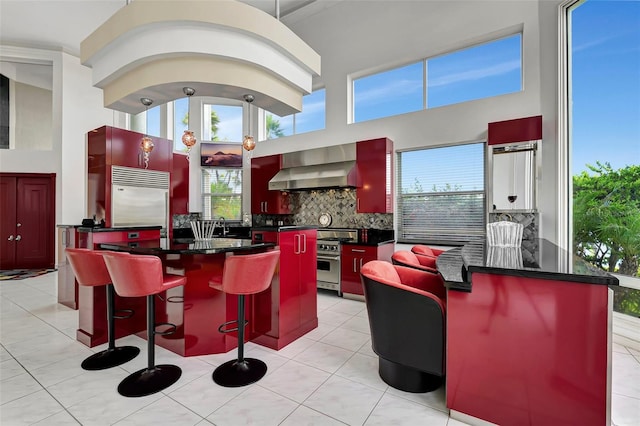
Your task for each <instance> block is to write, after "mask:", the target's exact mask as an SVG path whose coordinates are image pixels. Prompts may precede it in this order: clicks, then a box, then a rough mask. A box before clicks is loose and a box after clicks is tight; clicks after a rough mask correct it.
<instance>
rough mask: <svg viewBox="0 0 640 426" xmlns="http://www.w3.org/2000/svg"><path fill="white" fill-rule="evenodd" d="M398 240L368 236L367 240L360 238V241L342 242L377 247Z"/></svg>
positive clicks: (350, 244)
mask: <svg viewBox="0 0 640 426" xmlns="http://www.w3.org/2000/svg"><path fill="white" fill-rule="evenodd" d="M395 242H396V240H394V239H390V240H389V239H377V238H367V241H362V240H358V241H344V242H342V244H344V245H347V246H373V247H377V246H382V245H385V244H393V243H395Z"/></svg>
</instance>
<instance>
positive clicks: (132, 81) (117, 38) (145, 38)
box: [80, 0, 320, 116]
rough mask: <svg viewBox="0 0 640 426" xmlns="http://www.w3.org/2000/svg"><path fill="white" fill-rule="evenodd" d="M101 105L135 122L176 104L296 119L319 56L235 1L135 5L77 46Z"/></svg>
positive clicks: (148, 0) (142, 1) (142, 0)
mask: <svg viewBox="0 0 640 426" xmlns="http://www.w3.org/2000/svg"><path fill="white" fill-rule="evenodd" d="M80 52H81V62H82V64H84V65H86V66H88V67H91V68H92V70H93V84H94V86H95V87H99V88H101V89H103V91H104V105H105V107H108V108H112V109H115V110H118V111H124V112H128V113H132V114H137V113H139V112H142V111H144V109H145V107H144V106H143V105H142V104H141V103H140V98H142V97H149V98H151V99H153V100H154V105H158V104H162V103H165V102H168V101H172V100H174V99H177V98H180V97H183V96H184V94H183V93H182V87H184V86H191V87H194V88H195V89H196V91H197V92H196V95H198V96H217V97H226V98H234V99H242V97H243V95H244V94H246V93H252V94H254V95H255V101H254V105H256V106H258V107H260V108H264V109H267V110H269V111H271V112H273V113H274V114H277V115H279V116H285V115H289V114H292V113H295V112H299V111H300V110H301V108H302V96H303V95H305V94H308V93H310V92H311V89H312V87H311V85H312V79H313V76H314V75H319V74H320V56H319V55H318V54H317V53H316V52H315V51H313V49H311V48H310V47H309V46H308V45H307V44H306V43H305V42H304V41H302V39H300V38H299V37H298V36H297V35H296V34H295V33H293V32H292V31H291V30H290V29H289V28H287V27H286V26H285V25H284V24H282V23H281V22H280V21H278V20H276V19H275V18H273V17H272V16H270V15H268V14H266V13H265V12H262V11H261V10H258V9H256V8H253V7H251V6H248V5H246V4H243V3H239V2H235V1H223V2H202V1H180V2H175V1H156V0H136V1H135V2H132V3H131V4H129V5H127V6H126V7H123V8H122V9H120V10H119V11H118V12H117V13H116V14H114V15H113V16H112V17H111V18H110V19H109V20H107V21H106V22H105V23H104V24H103V25H101V26H100V27H99V28H98V29H96V30H95V31H94V32H93V33H92V34H91V35H89V37H87V38H86V39H85V40H84V41H83V42H82V43H81V46H80Z"/></svg>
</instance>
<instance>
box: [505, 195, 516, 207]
mask: <svg viewBox="0 0 640 426" xmlns="http://www.w3.org/2000/svg"><path fill="white" fill-rule="evenodd" d="M517 199H518V196H517V195H508V196H507V201H509V202H510V203H511V208H512V209H513V203H515V202H516V200H517Z"/></svg>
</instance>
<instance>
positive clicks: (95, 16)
mask: <svg viewBox="0 0 640 426" xmlns="http://www.w3.org/2000/svg"><path fill="white" fill-rule="evenodd" d="M208 1H220V0H208ZM241 1H242V2H243V3H247V4H250V5H252V6H254V7H257V8H259V9H261V10H263V11H264V12H266V13H268V14H269V15H271V16H275V15H276V1H275V0H241ZM340 1H342V0H279V8H280V19H281V21H282V22H283V23H284V24H285V25H290V24H293V23H295V22H298V21H300V20H302V19H305V18H306V17H309V16H311V15H313V14H315V13H317V12H319V11H321V10H324V9H326V8H328V7H331V6H332V5H335V4H336V3H338V2H340ZM126 5H127V0H0V41H1V43H2V44H7V45H13V46H19V47H31V48H43V49H53V50H58V49H62V50H64V51H65V52H68V53H71V54H73V55H75V56H80V42H81V41H82V40H84V39H85V38H86V37H87V36H88V35H89V34H91V33H92V32H93V31H94V30H95V29H96V28H98V27H99V26H100V25H101V24H102V23H103V22H104V21H106V20H107V19H108V18H109V17H110V16H111V15H113V14H114V13H115V12H116V11H117V10H119V9H120V8H121V7H125V6H126Z"/></svg>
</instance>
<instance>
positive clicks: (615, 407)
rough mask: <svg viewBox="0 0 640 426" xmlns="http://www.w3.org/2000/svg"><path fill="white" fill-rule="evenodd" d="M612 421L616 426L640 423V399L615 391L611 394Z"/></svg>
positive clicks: (633, 425) (630, 425)
mask: <svg viewBox="0 0 640 426" xmlns="http://www.w3.org/2000/svg"><path fill="white" fill-rule="evenodd" d="M611 421H612V423H613V424H614V425H616V426H638V425H640V399H638V398H631V397H628V396H624V395H617V394H615V393H614V394H613V395H612V396H611Z"/></svg>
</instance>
